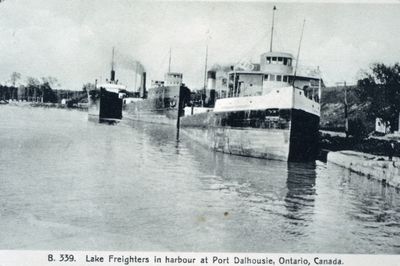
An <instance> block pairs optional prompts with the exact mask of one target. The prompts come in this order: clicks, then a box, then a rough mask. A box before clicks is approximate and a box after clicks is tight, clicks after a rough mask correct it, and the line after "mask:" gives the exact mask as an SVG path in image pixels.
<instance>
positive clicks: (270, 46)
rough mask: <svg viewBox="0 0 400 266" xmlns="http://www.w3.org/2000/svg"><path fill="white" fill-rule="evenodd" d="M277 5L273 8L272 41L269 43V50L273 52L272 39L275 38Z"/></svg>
mask: <svg viewBox="0 0 400 266" xmlns="http://www.w3.org/2000/svg"><path fill="white" fill-rule="evenodd" d="M275 10H276V6H274V8H273V9H272V28H271V43H270V44H269V51H270V52H272V39H273V38H274V21H275Z"/></svg>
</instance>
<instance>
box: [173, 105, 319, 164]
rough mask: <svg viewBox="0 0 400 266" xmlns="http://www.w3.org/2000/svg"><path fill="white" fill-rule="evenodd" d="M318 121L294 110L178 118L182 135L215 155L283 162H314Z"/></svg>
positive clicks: (211, 114)
mask: <svg viewBox="0 0 400 266" xmlns="http://www.w3.org/2000/svg"><path fill="white" fill-rule="evenodd" d="M318 130H319V117H318V116H317V115H313V114H310V113H307V112H304V111H302V110H297V109H267V110H252V111H235V112H223V113H214V112H209V113H201V114H196V115H193V116H185V117H182V118H181V132H183V133H185V134H186V135H187V136H188V137H190V138H192V139H194V140H196V141H198V142H200V143H201V144H203V145H205V146H208V147H209V148H212V149H214V150H216V151H220V152H224V153H230V154H235V155H242V156H248V157H257V158H265V159H277V160H284V161H313V160H315V159H316V156H317V154H318Z"/></svg>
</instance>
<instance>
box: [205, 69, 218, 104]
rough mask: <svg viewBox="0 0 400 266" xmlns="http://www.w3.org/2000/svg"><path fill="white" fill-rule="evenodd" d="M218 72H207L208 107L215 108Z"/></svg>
mask: <svg viewBox="0 0 400 266" xmlns="http://www.w3.org/2000/svg"><path fill="white" fill-rule="evenodd" d="M216 74H217V73H216V72H215V71H213V70H209V71H208V72H207V96H206V97H207V98H206V102H207V106H209V107H213V106H214V104H215V87H216V85H215V84H216Z"/></svg>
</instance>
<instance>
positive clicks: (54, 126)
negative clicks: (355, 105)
mask: <svg viewBox="0 0 400 266" xmlns="http://www.w3.org/2000/svg"><path fill="white" fill-rule="evenodd" d="M0 228H1V230H0V249H69V250H81V249H84V250H147V251H152V250H153V251H155V250H164V251H202V252H205V251H217V252H223V251H228V252H238V251H242V252H328V253H380V254H382V253H385V254H400V193H399V192H398V191H396V190H394V189H392V188H390V187H384V186H382V185H381V184H380V183H377V182H375V181H374V180H369V179H367V178H365V177H362V176H359V175H357V174H354V173H350V172H349V171H347V170H345V169H342V168H339V167H336V166H333V165H331V164H325V163H322V162H317V163H315V164H299V163H286V162H277V161H267V160H260V159H252V158H245V157H238V156H230V155H225V154H221V153H215V152H212V151H210V150H207V149H204V148H203V147H202V146H199V145H197V144H194V143H192V142H191V141H190V140H188V139H185V138H184V137H181V140H180V141H177V140H176V136H175V131H174V129H173V128H169V127H163V126H157V125H149V124H134V125H132V124H128V123H121V124H119V125H116V126H107V125H100V124H94V123H90V122H88V121H87V116H86V113H83V112H78V111H67V110H57V109H41V108H28V107H23V108H22V107H12V106H0Z"/></svg>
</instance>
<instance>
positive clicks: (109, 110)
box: [88, 88, 122, 124]
mask: <svg viewBox="0 0 400 266" xmlns="http://www.w3.org/2000/svg"><path fill="white" fill-rule="evenodd" d="M88 108H89V110H88V111H89V113H88V114H89V120H91V121H96V122H100V123H108V124H114V123H116V122H118V121H119V120H121V119H122V99H121V98H119V95H118V93H115V92H109V91H107V90H106V89H104V88H100V90H92V91H90V92H89V107H88Z"/></svg>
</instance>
